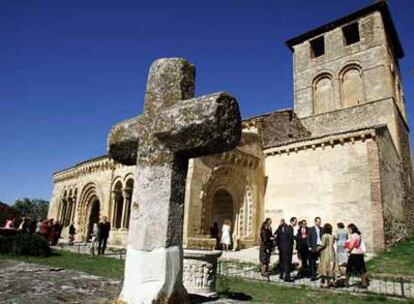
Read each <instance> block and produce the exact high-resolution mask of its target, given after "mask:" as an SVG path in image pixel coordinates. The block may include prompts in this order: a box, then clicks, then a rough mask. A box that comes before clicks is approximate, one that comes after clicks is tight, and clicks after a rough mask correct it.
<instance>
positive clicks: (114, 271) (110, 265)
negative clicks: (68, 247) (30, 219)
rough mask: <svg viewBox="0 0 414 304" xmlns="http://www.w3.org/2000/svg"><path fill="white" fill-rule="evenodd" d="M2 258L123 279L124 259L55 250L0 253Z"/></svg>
mask: <svg viewBox="0 0 414 304" xmlns="http://www.w3.org/2000/svg"><path fill="white" fill-rule="evenodd" d="M0 259H12V260H18V261H23V262H26V263H34V264H43V265H48V266H51V267H57V268H66V269H73V270H78V271H83V272H86V273H89V274H93V275H97V276H102V277H108V278H112V279H118V280H122V278H123V276H124V261H121V260H116V259H111V258H106V257H101V256H90V255H86V254H76V253H72V252H67V251H59V252H54V253H53V254H52V255H51V256H50V257H47V258H44V257H24V256H15V255H0Z"/></svg>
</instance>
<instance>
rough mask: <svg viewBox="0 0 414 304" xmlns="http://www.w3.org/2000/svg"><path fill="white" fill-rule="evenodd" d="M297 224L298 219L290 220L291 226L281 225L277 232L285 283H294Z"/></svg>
mask: <svg viewBox="0 0 414 304" xmlns="http://www.w3.org/2000/svg"><path fill="white" fill-rule="evenodd" d="M296 224H297V219H296V217H292V218H291V219H290V225H287V224H286V223H283V224H281V225H280V226H279V227H278V229H277V231H276V243H277V245H278V249H279V265H280V276H279V277H280V279H283V280H284V281H285V282H293V281H294V280H293V279H292V278H291V277H290V271H291V270H292V256H293V245H294V227H295V226H296Z"/></svg>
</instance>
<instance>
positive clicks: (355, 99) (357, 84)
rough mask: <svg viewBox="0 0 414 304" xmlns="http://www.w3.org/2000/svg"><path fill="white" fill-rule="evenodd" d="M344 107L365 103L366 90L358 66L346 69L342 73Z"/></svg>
mask: <svg viewBox="0 0 414 304" xmlns="http://www.w3.org/2000/svg"><path fill="white" fill-rule="evenodd" d="M341 80H342V90H341V91H342V106H343V107H344V108H347V107H352V106H355V105H358V104H360V103H362V102H363V99H364V89H363V84H362V77H361V70H360V69H359V67H357V66H350V67H348V68H345V69H344V71H343V72H342V77H341Z"/></svg>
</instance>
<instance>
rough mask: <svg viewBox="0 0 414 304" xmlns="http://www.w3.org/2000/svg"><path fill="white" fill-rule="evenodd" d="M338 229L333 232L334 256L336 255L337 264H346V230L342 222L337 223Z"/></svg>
mask: <svg viewBox="0 0 414 304" xmlns="http://www.w3.org/2000/svg"><path fill="white" fill-rule="evenodd" d="M337 227H338V230H337V231H336V233H335V240H336V256H337V257H338V263H339V266H346V264H347V263H348V253H347V252H346V249H345V242H346V241H347V240H348V231H347V230H346V229H345V225H344V223H338V224H337Z"/></svg>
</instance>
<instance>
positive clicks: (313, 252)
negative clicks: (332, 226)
mask: <svg viewBox="0 0 414 304" xmlns="http://www.w3.org/2000/svg"><path fill="white" fill-rule="evenodd" d="M314 222H315V225H314V226H313V227H311V228H310V229H309V236H308V249H309V271H310V276H311V281H315V280H317V276H316V262H317V261H318V258H319V252H318V245H321V243H322V233H323V232H322V228H321V218H320V217H319V216H317V217H315V221H314Z"/></svg>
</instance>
